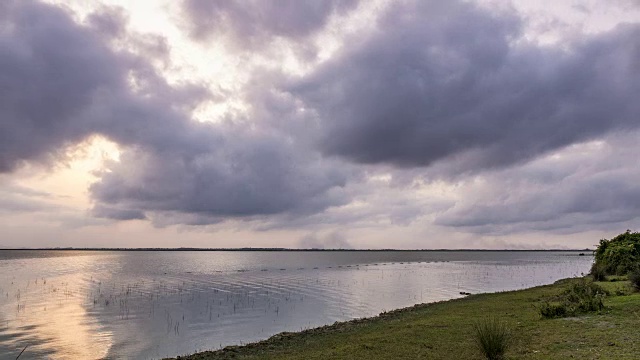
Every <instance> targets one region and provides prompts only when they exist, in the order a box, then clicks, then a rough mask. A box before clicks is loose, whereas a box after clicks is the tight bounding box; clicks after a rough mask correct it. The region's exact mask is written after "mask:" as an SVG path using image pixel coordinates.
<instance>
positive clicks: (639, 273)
mask: <svg viewBox="0 0 640 360" xmlns="http://www.w3.org/2000/svg"><path fill="white" fill-rule="evenodd" d="M629 281H630V282H631V286H633V288H634V289H636V290H640V267H637V268H635V269H634V270H633V271H631V272H630V273H629Z"/></svg>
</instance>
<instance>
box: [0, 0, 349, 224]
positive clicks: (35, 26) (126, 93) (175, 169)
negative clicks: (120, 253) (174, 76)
mask: <svg viewBox="0 0 640 360" xmlns="http://www.w3.org/2000/svg"><path fill="white" fill-rule="evenodd" d="M3 6H4V7H5V8H6V11H5V12H3V14H2V15H1V16H0V21H1V22H0V31H1V32H0V73H2V76H0V130H1V131H0V172H11V171H13V170H15V169H16V168H17V167H19V166H20V164H22V163H24V162H30V163H36V162H37V163H41V164H45V165H48V164H52V163H54V162H55V161H56V160H58V159H59V158H60V157H61V156H63V155H64V154H65V149H66V148H67V147H68V146H69V145H74V144H77V143H79V142H81V141H83V140H85V139H86V138H87V137H89V136H91V135H94V134H98V135H102V136H105V137H107V138H108V139H110V140H112V141H115V142H117V143H118V144H120V145H121V147H122V155H121V159H120V162H113V163H109V164H108V165H107V166H106V168H105V169H104V171H103V172H102V173H99V174H97V175H99V176H100V179H99V180H98V181H97V182H96V183H95V184H93V186H91V189H90V194H91V196H92V198H93V200H94V202H95V207H94V209H93V214H94V215H96V216H99V217H107V218H113V219H116V220H124V219H142V218H145V217H147V212H150V213H152V215H153V213H154V212H167V213H177V214H181V213H185V214H195V215H194V216H195V217H197V218H199V219H210V221H211V222H215V221H219V219H220V218H224V217H250V216H261V215H269V214H276V213H284V212H293V211H295V212H298V213H300V214H304V213H308V212H314V211H321V210H322V209H324V208H325V207H327V206H330V205H332V204H335V203H341V202H343V201H344V199H343V198H341V197H339V196H337V194H338V193H339V189H340V187H342V186H343V185H344V183H345V181H346V179H345V176H344V174H342V173H341V171H340V170H339V169H337V168H333V167H331V166H330V163H329V162H323V161H321V159H320V158H319V156H318V155H317V154H314V153H313V152H312V151H310V150H309V149H308V148H304V147H300V146H298V145H297V144H296V143H295V139H293V138H292V137H291V136H290V135H289V134H286V133H282V132H279V131H277V130H272V129H268V128H261V127H260V126H259V124H256V123H248V122H241V121H236V122H231V121H227V122H222V123H220V124H212V123H198V122H194V121H192V120H191V119H190V112H191V110H192V109H193V108H194V107H195V106H197V105H198V103H199V102H200V101H202V100H204V99H207V98H209V97H210V96H211V95H210V94H209V93H208V91H207V90H205V89H204V88H203V87H201V86H199V85H197V84H178V85H169V84H167V82H166V80H165V79H164V78H163V77H162V76H160V75H159V74H158V73H157V71H156V70H155V68H154V67H153V66H152V65H151V64H150V62H151V61H153V60H154V59H149V60H148V61H147V57H148V56H149V54H151V53H153V51H151V52H149V51H147V50H148V49H146V48H144V47H143V48H142V49H139V48H138V49H135V50H136V51H137V50H141V53H140V55H138V53H136V51H128V50H127V51H125V50H123V51H120V52H116V51H114V50H112V49H111V48H110V47H109V46H108V45H107V44H108V39H110V38H113V37H114V36H116V37H117V36H124V35H123V31H124V30H122V29H120V28H122V27H123V26H125V24H124V22H123V21H122V19H123V16H121V14H119V13H118V12H113V11H108V12H106V13H105V14H102V15H101V16H97V15H93V16H90V17H89V19H88V23H89V24H90V26H89V27H84V26H80V25H78V24H76V23H75V22H74V21H73V20H72V19H71V17H70V16H69V14H67V13H66V12H64V11H62V10H60V9H58V8H56V7H53V6H48V5H43V4H39V3H37V2H31V1H16V2H10V3H5V4H4V5H3ZM127 36H128V35H127ZM129 40H130V39H129ZM144 42H145V41H143V43H144ZM134 44H135V41H134ZM160 52H161V53H162V51H160ZM176 218H180V217H179V216H177V217H176ZM202 221H203V220H200V222H202Z"/></svg>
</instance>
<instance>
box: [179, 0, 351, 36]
mask: <svg viewBox="0 0 640 360" xmlns="http://www.w3.org/2000/svg"><path fill="white" fill-rule="evenodd" d="M357 4H358V1H357V0H327V1H306V0H280V1H272V0H267V1H236V0H215V1H209V0H187V1H185V2H184V4H183V6H184V11H185V13H186V15H187V19H188V21H187V22H188V25H189V28H190V31H191V35H192V36H193V37H195V38H196V39H207V38H211V37H214V36H216V35H217V36H229V37H230V38H231V39H233V41H234V42H235V43H236V45H239V46H241V47H255V46H261V45H264V43H269V42H271V41H272V40H273V39H275V38H284V39H294V40H298V39H302V38H304V37H307V36H309V35H311V34H313V33H314V32H316V31H318V30H320V29H322V28H323V27H324V26H325V25H326V23H327V21H328V20H329V18H330V17H331V16H332V15H334V14H336V13H342V12H346V11H349V10H352V9H353V8H355V7H356V5H357Z"/></svg>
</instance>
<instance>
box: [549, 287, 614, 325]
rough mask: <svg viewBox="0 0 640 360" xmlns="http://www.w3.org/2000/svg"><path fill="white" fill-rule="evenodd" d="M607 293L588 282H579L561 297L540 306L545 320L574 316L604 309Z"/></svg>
mask: <svg viewBox="0 0 640 360" xmlns="http://www.w3.org/2000/svg"><path fill="white" fill-rule="evenodd" d="M606 295H608V293H607V291H606V290H604V289H603V288H601V287H600V286H598V285H597V284H594V283H593V282H590V281H587V280H584V279H583V280H580V281H577V282H575V283H573V284H571V286H570V287H569V288H568V289H566V290H565V291H563V292H562V293H561V294H560V295H558V296H556V297H554V298H552V299H551V301H549V300H546V301H544V302H543V303H542V304H541V305H540V306H538V312H539V313H540V316H542V317H543V318H547V319H549V318H556V317H565V316H574V315H576V314H579V313H587V312H594V311H600V310H602V309H604V297H605V296H606Z"/></svg>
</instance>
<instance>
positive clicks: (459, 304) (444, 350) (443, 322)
mask: <svg viewBox="0 0 640 360" xmlns="http://www.w3.org/2000/svg"><path fill="white" fill-rule="evenodd" d="M573 281H577V279H565V280H560V281H557V282H556V283H554V284H552V285H545V286H538V287H534V288H529V289H525V290H517V291H509V292H501V293H491V294H478V295H471V296H468V297H465V298H461V299H455V300H448V301H443V302H437V303H430V304H419V305H415V306H412V307H409V308H404V309H399V310H395V311H391V312H386V313H382V314H380V315H378V316H376V317H372V318H365V319H356V320H352V321H346V322H337V323H335V324H333V325H328V326H323V327H319V328H314V329H309V330H305V331H301V332H295V333H281V334H278V335H275V336H272V337H271V338H269V339H267V340H263V341H260V342H257V343H251V344H247V345H244V346H228V347H226V348H224V349H221V350H216V351H205V352H200V353H196V354H192V355H187V356H181V357H177V358H179V359H191V360H195V359H238V358H241V359H311V360H312V359H369V360H377V359H482V357H481V356H480V354H479V352H478V350H477V348H476V346H475V343H474V342H473V337H472V333H473V329H472V325H473V324H474V323H475V322H476V321H478V320H480V319H483V318H486V317H495V318H499V319H501V320H502V321H505V322H506V323H508V326H509V327H510V328H511V331H512V333H513V336H514V338H513V343H512V346H511V347H510V348H509V350H508V352H507V358H509V359H568V358H576V359H622V360H624V359H637V355H638V354H639V353H640V333H638V331H637V327H638V324H639V323H640V293H638V292H633V291H632V290H631V289H630V287H629V283H628V282H627V281H615V282H613V280H612V282H600V283H599V284H600V285H601V286H603V287H604V288H606V289H607V290H608V291H609V292H610V293H611V295H610V296H608V297H607V298H606V299H605V306H606V308H605V310H603V311H601V312H600V313H596V314H588V315H581V316H577V317H571V318H559V319H545V320H543V319H541V317H540V315H539V313H538V310H537V308H536V306H538V305H539V303H540V301H541V299H544V298H547V297H549V296H554V295H555V294H557V293H558V292H561V291H562V290H563V289H565V288H566V287H567V286H568V285H569V284H570V283H571V282H573Z"/></svg>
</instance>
